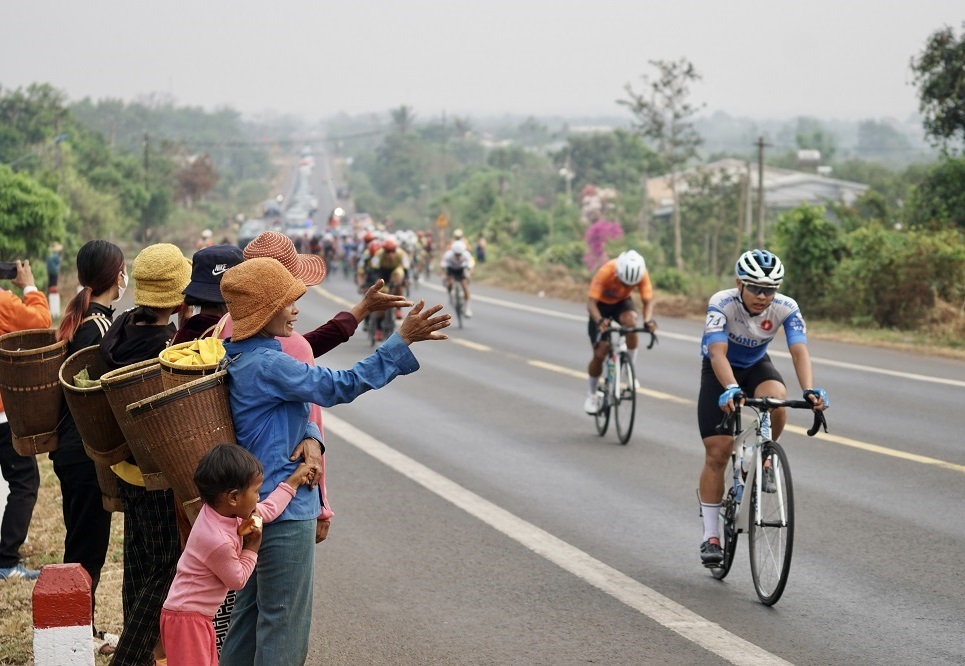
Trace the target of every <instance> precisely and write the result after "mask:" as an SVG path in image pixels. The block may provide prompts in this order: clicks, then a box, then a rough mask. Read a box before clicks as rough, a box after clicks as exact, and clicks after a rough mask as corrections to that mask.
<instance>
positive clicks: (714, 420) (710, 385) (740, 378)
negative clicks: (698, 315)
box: [697, 354, 784, 439]
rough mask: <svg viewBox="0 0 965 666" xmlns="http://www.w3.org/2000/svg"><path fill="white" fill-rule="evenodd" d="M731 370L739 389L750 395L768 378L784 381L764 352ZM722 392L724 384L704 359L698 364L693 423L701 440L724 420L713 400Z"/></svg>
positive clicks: (713, 431)
mask: <svg viewBox="0 0 965 666" xmlns="http://www.w3.org/2000/svg"><path fill="white" fill-rule="evenodd" d="M732 369H733V371H734V378H735V379H736V380H737V383H738V384H739V385H740V387H741V389H742V390H743V391H744V393H745V394H747V395H748V396H751V397H753V395H754V391H756V390H757V387H758V386H760V385H761V384H762V383H764V382H766V381H768V380H770V379H775V380H777V381H779V382H781V384H784V378H783V377H781V373H780V372H778V371H777V368H775V367H774V364H773V363H771V357H770V356H768V355H767V354H764V358H762V359H761V360H760V361H758V362H757V363H755V364H754V365H752V366H750V367H749V368H732ZM723 392H724V387H723V386H721V385H720V382H719V381H717V375H715V374H714V369H713V367H711V365H710V359H709V358H704V362H703V365H701V367H700V395H699V396H698V397H697V425H698V426H699V427H700V437H701V439H704V438H707V437H713V436H714V435H717V434H720V433H718V432H717V426H719V425H720V422H721V421H723V420H724V412H723V410H722V409H721V408H720V405H718V404H717V401H718V400H720V394H721V393H723ZM731 434H733V431H732V433H731Z"/></svg>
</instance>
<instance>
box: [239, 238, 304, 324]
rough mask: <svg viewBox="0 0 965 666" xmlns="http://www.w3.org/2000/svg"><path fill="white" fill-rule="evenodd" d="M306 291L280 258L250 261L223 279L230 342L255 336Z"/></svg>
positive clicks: (244, 262) (263, 258) (241, 264)
mask: <svg viewBox="0 0 965 666" xmlns="http://www.w3.org/2000/svg"><path fill="white" fill-rule="evenodd" d="M306 291H307V289H306V288H305V283H303V282H302V281H301V280H296V279H295V277H294V276H293V275H292V274H291V273H290V272H289V271H288V269H287V268H285V267H284V266H283V265H282V264H281V263H280V262H279V261H278V260H277V259H271V258H268V257H259V258H255V259H247V260H245V261H243V262H241V263H240V264H238V265H237V266H234V267H233V268H229V269H228V270H227V272H226V273H225V274H224V276H223V277H222V278H221V295H222V296H223V297H224V302H225V304H226V305H227V306H228V312H229V313H230V314H231V339H232V340H234V341H235V342H237V341H239V340H246V339H248V338H250V337H252V336H253V335H256V334H257V333H258V332H259V331H261V329H263V328H264V327H265V326H267V325H268V323H269V322H270V321H271V320H272V318H273V317H274V316H275V315H276V314H278V313H279V312H281V311H282V308H284V307H285V306H287V305H290V304H291V303H294V302H295V301H297V300H298V299H299V298H301V297H302V296H303V295H304V294H305V292H306Z"/></svg>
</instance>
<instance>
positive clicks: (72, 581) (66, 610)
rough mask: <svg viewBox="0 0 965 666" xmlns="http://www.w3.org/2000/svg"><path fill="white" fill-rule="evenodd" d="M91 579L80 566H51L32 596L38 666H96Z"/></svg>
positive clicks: (46, 568)
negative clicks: (92, 624)
mask: <svg viewBox="0 0 965 666" xmlns="http://www.w3.org/2000/svg"><path fill="white" fill-rule="evenodd" d="M91 612H92V611H91V591H90V576H89V575H88V574H87V572H86V571H85V570H84V567H82V566H80V565H79V564H76V563H75V564H48V565H47V566H45V567H44V568H43V569H41V570H40V578H38V579H37V585H36V586H35V587H34V593H33V613H34V664H35V666H93V664H94V650H93V642H92V638H93V634H92V630H91V623H92V622H93V618H92V617H91Z"/></svg>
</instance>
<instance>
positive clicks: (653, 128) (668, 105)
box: [618, 58, 702, 270]
mask: <svg viewBox="0 0 965 666" xmlns="http://www.w3.org/2000/svg"><path fill="white" fill-rule="evenodd" d="M650 64H651V65H653V66H654V67H655V68H656V70H657V76H656V77H655V78H654V77H649V76H646V75H644V76H643V77H642V79H643V87H644V91H643V92H641V93H638V92H635V91H634V90H633V88H632V87H631V85H630V84H629V83H628V84H627V85H626V93H627V99H622V100H618V103H619V104H621V105H623V106H625V107H627V108H628V109H630V112H631V113H632V114H633V118H634V120H633V127H634V129H635V130H636V131H637V132H639V133H640V135H641V136H644V137H647V138H649V139H651V140H653V141H655V142H656V144H657V152H658V153H659V154H660V156H661V157H662V158H663V166H664V168H665V169H667V170H668V171H669V173H670V192H671V196H672V197H673V202H674V210H673V228H674V262H675V264H676V266H677V268H678V270H683V267H684V259H683V243H682V239H681V232H680V200H679V197H678V195H677V174H676V172H677V171H678V170H680V169H682V168H683V167H684V166H686V164H687V162H689V161H690V160H691V159H692V158H693V157H696V155H697V147H698V146H700V144H701V138H700V135H699V134H698V133H697V130H696V128H695V126H694V123H693V117H694V115H695V114H696V113H697V111H699V110H700V108H701V106H702V105H701V106H695V105H694V104H692V103H691V102H690V86H691V84H693V83H695V82H697V81H699V80H700V78H701V77H700V74H699V73H698V72H697V70H696V68H694V66H693V64H691V62H690V61H689V60H687V59H686V58H681V59H680V60H676V61H667V60H651V61H650Z"/></svg>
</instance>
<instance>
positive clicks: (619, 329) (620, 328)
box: [604, 323, 659, 349]
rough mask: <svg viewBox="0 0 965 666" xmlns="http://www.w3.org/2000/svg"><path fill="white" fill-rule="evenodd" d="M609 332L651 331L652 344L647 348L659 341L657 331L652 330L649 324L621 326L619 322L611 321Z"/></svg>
mask: <svg viewBox="0 0 965 666" xmlns="http://www.w3.org/2000/svg"><path fill="white" fill-rule="evenodd" d="M604 330H605V331H606V332H608V333H619V334H620V335H626V334H627V333H649V334H650V344H648V345H647V349H653V346H654V345H655V344H657V343H658V342H659V340H657V334H656V332H655V331H652V330H650V328H648V327H647V326H632V327H626V326H620V325H619V324H613V323H611V324H610V325H609V326H608V327H607V328H606V329H604Z"/></svg>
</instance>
